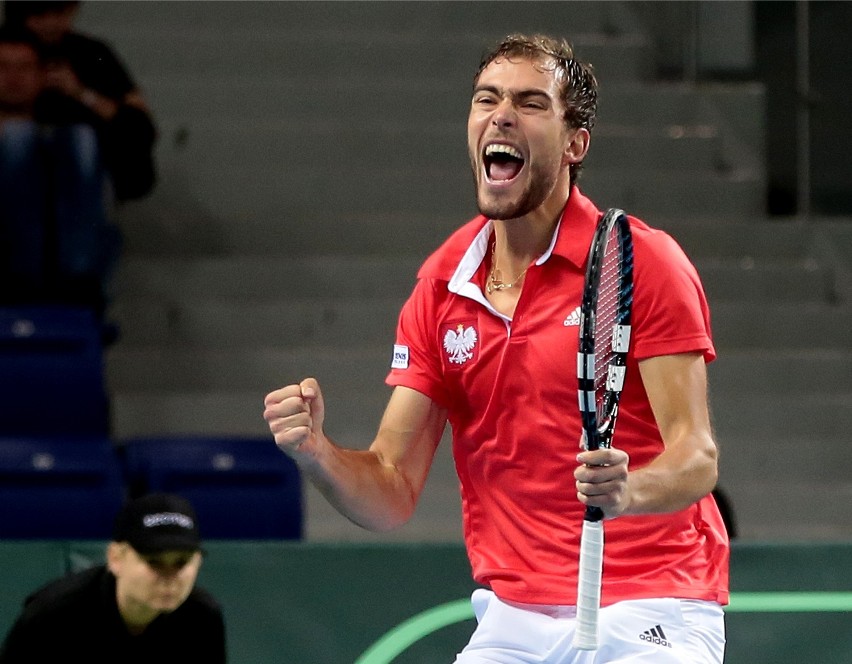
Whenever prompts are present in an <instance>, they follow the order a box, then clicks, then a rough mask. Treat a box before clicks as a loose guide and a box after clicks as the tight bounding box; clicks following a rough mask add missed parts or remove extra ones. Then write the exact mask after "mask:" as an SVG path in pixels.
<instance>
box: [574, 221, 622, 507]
mask: <svg viewBox="0 0 852 664" xmlns="http://www.w3.org/2000/svg"><path fill="white" fill-rule="evenodd" d="M632 304H633V240H632V235H631V232H630V224H629V222H628V220H627V216H626V215H625V214H624V212H623V211H622V210H619V209H617V208H612V209H610V210H607V212H606V214H604V216H603V217H602V218H601V220H600V222H598V225H597V228H596V229H595V234H594V237H593V239H592V244H591V247H590V249H589V257H588V261H587V263H586V277H585V284H584V288H583V300H582V303H581V305H580V331H579V334H580V336H579V346H578V353H577V378H578V396H579V405H580V418H581V421H582V427H583V438H584V444H585V447H586V449H589V450H596V449H598V448H601V447H609V446H610V445H611V444H612V437H613V434H614V432H615V423H616V419H617V416H618V404H619V400H620V398H621V390H622V388H623V386H624V377H625V372H626V368H627V352H628V349H629V346H630V313H631V308H632ZM590 517H591V518H590ZM602 517H603V513H602V512H601V511H600V509H599V508H595V507H591V508H588V509H587V519H590V520H599V519H600V518H602Z"/></svg>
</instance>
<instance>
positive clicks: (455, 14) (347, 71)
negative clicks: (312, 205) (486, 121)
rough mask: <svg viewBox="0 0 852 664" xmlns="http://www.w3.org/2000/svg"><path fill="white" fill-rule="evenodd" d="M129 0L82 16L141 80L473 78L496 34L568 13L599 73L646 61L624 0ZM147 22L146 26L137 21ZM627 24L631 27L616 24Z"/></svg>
mask: <svg viewBox="0 0 852 664" xmlns="http://www.w3.org/2000/svg"><path fill="white" fill-rule="evenodd" d="M128 4H129V5H131V6H129V7H121V8H112V9H107V8H101V7H98V8H95V9H92V10H91V11H90V12H88V13H87V15H84V16H83V17H82V21H81V25H82V26H88V27H89V29H92V30H98V29H100V30H102V31H104V32H103V34H109V35H110V36H111V39H112V41H113V43H114V44H115V46H116V48H117V49H118V50H119V52H120V53H122V55H123V57H124V58H125V59H126V61H127V62H128V63H129V65H130V66H131V68H132V69H133V71H135V72H136V73H137V75H138V76H139V78H140V79H141V80H144V78H145V77H146V76H147V75H148V74H149V73H155V74H156V73H162V72H182V73H187V74H191V75H194V74H195V73H196V72H199V71H207V70H209V71H219V72H224V73H233V74H237V75H254V74H258V73H261V74H262V73H273V72H275V73H277V72H282V71H283V72H287V73H289V74H290V75H301V76H305V77H310V78H315V77H320V78H321V77H323V76H327V75H335V74H336V75H340V74H344V75H354V76H357V75H359V73H361V72H364V71H371V72H373V75H374V76H375V75H395V74H398V73H402V74H403V75H405V74H410V72H411V62H417V67H418V70H419V71H420V73H424V72H428V73H438V74H443V75H452V74H453V72H457V75H458V76H460V77H461V78H464V79H466V80H468V81H469V80H470V78H471V77H472V75H473V72H474V70H475V68H476V65H477V64H478V62H479V56H480V55H481V52H482V51H483V49H484V48H486V47H487V46H490V44H491V43H492V42H494V41H495V40H496V39H498V38H500V37H502V36H503V35H505V34H507V33H509V32H517V31H546V32H549V31H552V30H553V27H554V26H555V25H560V24H564V23H565V22H566V21H571V24H572V25H574V26H582V28H581V30H575V31H574V32H575V34H572V35H567V36H569V37H570V38H571V39H572V40H573V42H574V44H575V48H576V50H577V52H578V54H579V55H580V57H582V58H584V59H587V60H589V61H591V62H593V63H594V64H595V68H596V71H597V72H599V75H600V76H602V77H604V80H615V79H619V78H620V79H631V80H635V79H636V78H637V76H638V77H644V76H646V75H647V72H648V66H649V65H650V57H649V56H650V44H649V43H648V42H647V41H646V40H644V39H642V38H641V36H639V35H641V28H640V27H639V26H637V25H636V24H635V23H634V24H633V25H630V24H629V21H630V19H629V17H627V16H624V17H620V16H615V15H616V14H623V15H624V14H629V12H630V9H629V7H625V6H624V3H612V4H613V5H614V7H611V8H604V7H595V6H594V5H595V3H577V6H576V7H572V8H571V10H570V11H566V9H567V8H566V7H565V6H563V5H561V4H560V3H526V4H524V5H518V4H517V3H512V2H503V3H491V4H489V5H486V6H479V4H480V3H469V2H464V3H441V2H437V3H434V2H433V3H428V2H427V3H413V2H394V3H371V2H353V3H337V2H331V3H315V2H287V3H252V4H253V5H255V6H251V5H248V3H236V4H235V5H233V6H232V5H230V4H229V3H216V4H210V3H203V4H202V3H180V4H177V3H175V4H177V6H173V5H171V3H168V2H154V3H149V4H150V8H148V7H149V6H148V5H146V9H147V11H146V12H144V13H141V14H140V13H139V9H138V8H136V7H133V6H132V3H128ZM572 4H573V3H572ZM240 5H242V6H240ZM247 5H248V6H247ZM98 13H100V14H101V16H100V17H98ZM575 16H579V17H586V16H588V17H591V20H589V21H583V20H582V19H581V20H579V21H578V20H576V19H575V18H574V17H575ZM614 19H615V20H614ZM87 21H88V22H87ZM616 21H619V22H620V24H621V25H620V26H618V25H616ZM145 25H147V26H150V27H151V29H149V30H144V29H140V26H145ZM628 27H629V28H631V34H625V33H624V32H623V31H620V28H621V29H623V28H628ZM175 44H180V45H181V53H180V57H174V45H175ZM317 53H320V54H321V55H320V57H317ZM425 54H428V55H425ZM460 63H463V64H461V65H460Z"/></svg>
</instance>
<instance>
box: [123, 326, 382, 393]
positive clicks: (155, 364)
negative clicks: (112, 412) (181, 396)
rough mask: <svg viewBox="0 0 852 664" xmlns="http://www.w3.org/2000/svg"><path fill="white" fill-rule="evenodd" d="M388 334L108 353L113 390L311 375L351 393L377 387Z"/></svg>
mask: <svg viewBox="0 0 852 664" xmlns="http://www.w3.org/2000/svg"><path fill="white" fill-rule="evenodd" d="M392 343H393V341H392V339H390V340H388V342H387V343H384V344H376V345H371V346H363V347H349V348H347V347H341V346H306V347H298V348H290V347H286V346H283V345H282V346H276V347H260V348H258V347H245V346H240V347H231V348H221V347H210V346H182V347H176V346H169V345H161V346H129V345H127V344H118V345H117V346H116V347H114V348H112V349H110V351H109V353H108V356H107V371H108V380H109V384H110V388H111V391H113V392H143V391H151V392H155V391H163V392H167V391H172V392H174V391H177V392H192V391H197V392H202V391H205V390H210V391H228V390H231V391H234V390H254V389H257V388H267V389H270V390H271V389H273V388H274V387H275V386H276V385H279V384H285V383H295V382H299V381H300V380H302V379H303V378H306V377H308V376H313V377H315V378H316V379H317V380H319V381H320V383H321V384H322V386H323V388H324V389H331V390H334V391H336V392H343V391H344V390H348V391H349V392H351V394H352V396H353V397H355V396H357V394H359V393H362V392H369V391H371V390H376V389H378V388H380V387H381V385H382V383H383V381H384V378H385V376H386V375H387V373H388V371H389V370H390V360H391V351H392V346H391V344H392Z"/></svg>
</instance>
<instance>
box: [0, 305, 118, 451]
mask: <svg viewBox="0 0 852 664" xmlns="http://www.w3.org/2000/svg"><path fill="white" fill-rule="evenodd" d="M0 377H2V379H0V435H24V436H33V435H38V436H42V435H44V436H54V435H55V436H66V435H78V434H79V435H104V436H105V435H107V434H108V433H109V429H110V427H109V399H108V396H107V392H106V385H105V380H104V362H103V346H102V344H101V324H100V322H99V321H98V320H97V317H96V316H95V315H94V313H93V312H91V311H89V310H87V309H81V308H74V307H64V306H44V307H0Z"/></svg>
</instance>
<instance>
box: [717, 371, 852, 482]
mask: <svg viewBox="0 0 852 664" xmlns="http://www.w3.org/2000/svg"><path fill="white" fill-rule="evenodd" d="M797 378H798V377H797V376H792V375H791V376H789V377H788V380H790V381H795V380H796V379H797ZM710 397H711V404H712V407H713V417H714V421H715V425H716V433H717V436H718V438H719V440H720V441H724V440H726V439H729V440H733V441H739V444H749V443H748V441H758V440H763V441H774V440H775V439H776V438H778V439H782V438H787V439H793V440H798V441H802V442H803V444H805V445H811V446H813V447H812V448H811V452H815V451H816V449H817V447H818V445H819V444H820V443H824V444H825V445H827V446H829V447H830V448H831V449H836V448H837V446H838V445H839V441H849V439H850V431H852V428H850V427H852V392H848V391H847V392H841V391H838V390H837V389H836V388H835V386H834V385H832V384H830V383H828V382H826V384H825V386H824V387H823V388H822V389H821V390H819V391H815V392H808V393H806V394H802V393H798V394H793V393H791V394H775V393H770V392H765V393H762V394H757V393H751V394H749V397H748V399H747V400H746V399H743V397H742V394H725V393H722V392H721V391H713V392H712V393H711V395H710ZM770 444H771V443H770ZM847 448H848V445H846V446H844V450H845V449H847ZM826 461H827V459H825V458H823V459H821V462H822V463H825V462H826ZM831 463H832V464H833V463H834V462H833V461H832V462H831ZM794 467H795V466H793V467H792V468H794ZM831 472H833V470H826V474H830V473H831ZM844 472H845V473H846V475H847V476H848V464H847V465H846V466H845V470H844Z"/></svg>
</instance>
